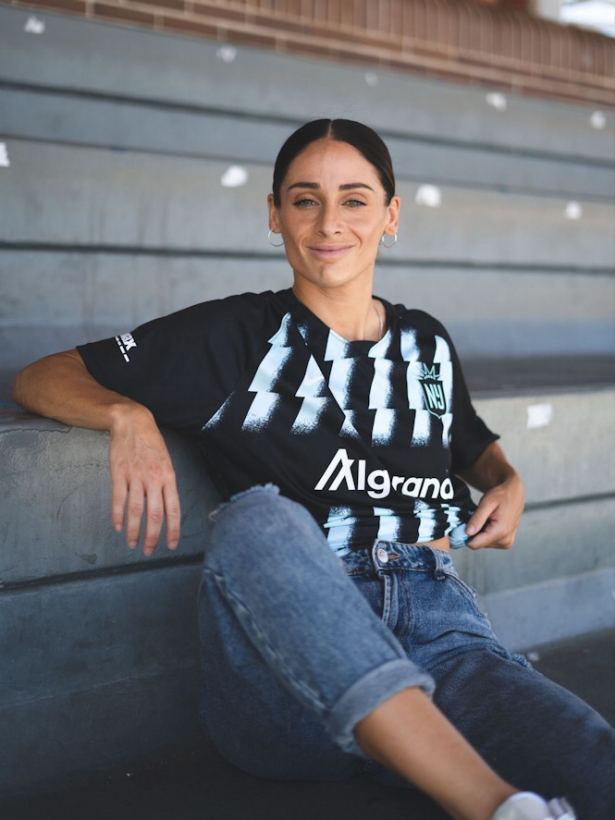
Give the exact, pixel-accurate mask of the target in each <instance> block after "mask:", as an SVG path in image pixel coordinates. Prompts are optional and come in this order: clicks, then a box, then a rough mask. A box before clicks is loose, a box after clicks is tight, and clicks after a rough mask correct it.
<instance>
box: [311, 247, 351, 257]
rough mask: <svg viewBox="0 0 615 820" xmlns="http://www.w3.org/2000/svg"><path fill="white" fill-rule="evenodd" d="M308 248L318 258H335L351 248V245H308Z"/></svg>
mask: <svg viewBox="0 0 615 820" xmlns="http://www.w3.org/2000/svg"><path fill="white" fill-rule="evenodd" d="M308 249H309V250H310V252H311V253H313V254H314V256H317V257H319V258H320V259H337V258H338V257H340V256H343V255H344V254H345V253H347V252H348V251H349V250H351V249H352V245H309V246H308Z"/></svg>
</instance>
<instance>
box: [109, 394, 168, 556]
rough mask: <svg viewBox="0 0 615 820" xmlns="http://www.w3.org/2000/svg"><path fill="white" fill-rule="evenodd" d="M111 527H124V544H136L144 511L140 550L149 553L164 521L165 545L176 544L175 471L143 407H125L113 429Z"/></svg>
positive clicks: (155, 426)
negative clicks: (142, 537) (143, 532)
mask: <svg viewBox="0 0 615 820" xmlns="http://www.w3.org/2000/svg"><path fill="white" fill-rule="evenodd" d="M109 466H110V469H111V482H112V502H111V517H112V521H113V526H114V527H115V529H116V531H117V532H120V531H121V530H122V529H123V528H124V525H126V542H127V544H128V546H129V547H130V548H131V549H134V548H135V547H136V546H137V543H138V541H139V533H140V530H141V523H142V520H143V516H144V514H145V536H144V540H143V552H144V554H145V555H148V556H150V555H152V554H153V553H154V550H155V549H156V546H157V545H158V540H159V538H160V531H161V529H162V524H163V522H164V520H165V519H166V530H167V533H166V535H167V537H166V540H167V547H168V548H169V549H170V550H174V549H176V548H177V544H178V541H179V536H180V519H181V512H180V503H179V496H178V493H177V485H176V480H175V470H174V469H173V464H172V462H171V456H170V455H169V451H168V449H167V446H166V444H165V441H164V439H163V437H162V435H161V433H160V430H159V429H158V427H157V425H156V422H155V421H154V419H153V417H152V416H151V414H150V413H149V411H148V410H146V408H144V407H142V406H141V405H127V406H123V407H122V408H121V409H120V410H119V412H117V414H116V418H115V419H114V423H113V426H112V428H111V446H110V448H109Z"/></svg>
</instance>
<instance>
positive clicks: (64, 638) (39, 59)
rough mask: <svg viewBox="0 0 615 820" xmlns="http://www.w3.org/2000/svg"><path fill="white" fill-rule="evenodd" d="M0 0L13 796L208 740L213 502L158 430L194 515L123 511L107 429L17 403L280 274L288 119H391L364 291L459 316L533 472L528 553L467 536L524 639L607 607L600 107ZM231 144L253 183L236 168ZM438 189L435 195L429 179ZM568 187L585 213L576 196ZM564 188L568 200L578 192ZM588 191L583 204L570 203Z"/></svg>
mask: <svg viewBox="0 0 615 820" xmlns="http://www.w3.org/2000/svg"><path fill="white" fill-rule="evenodd" d="M36 14H37V16H39V17H41V18H44V20H45V23H46V27H45V31H44V34H42V35H35V34H31V33H26V32H24V30H23V29H24V24H25V21H26V20H27V18H28V16H29V13H28V12H26V11H25V10H22V9H15V8H9V7H0V110H1V111H2V120H1V124H0V141H2V142H4V144H5V145H6V151H7V156H8V159H9V161H10V165H8V166H7V167H0V182H1V183H2V184H1V185H0V213H1V214H2V218H1V219H0V304H1V305H2V307H1V308H0V311H1V312H0V368H1V369H2V371H3V374H4V375H3V378H1V379H0V384H3V385H4V393H3V395H2V396H1V397H0V398H2V399H3V402H2V405H1V406H0V408H1V413H0V464H1V465H2V470H1V473H0V490H1V495H0V510H1V513H0V532H1V533H2V536H1V538H2V550H0V609H1V614H0V624H1V626H0V636H1V637H0V645H1V646H2V647H3V653H2V654H3V662H2V665H1V666H0V691H1V692H2V698H1V699H0V719H1V721H2V727H3V731H2V735H3V744H2V746H1V747H0V748H1V751H0V793H3V792H5V793H7V794H8V793H10V792H12V791H19V790H23V789H27V788H29V787H31V786H34V785H40V784H42V783H48V782H52V781H53V780H54V779H57V778H59V777H61V776H63V775H65V774H66V773H67V772H79V771H85V770H91V769H103V768H105V767H111V766H121V765H132V764H133V763H134V761H135V760H138V761H142V762H145V763H147V762H148V761H151V760H154V759H157V757H158V756H159V755H160V754H162V752H163V750H164V752H165V753H167V754H168V753H170V752H173V751H177V752H181V751H182V750H185V749H187V748H190V747H191V745H192V744H194V743H196V742H197V739H198V728H197V726H196V720H195V712H196V696H197V686H198V650H197V638H196V625H195V596H196V590H197V586H198V581H199V560H200V554H201V552H202V545H203V540H204V539H205V538H206V537H207V531H208V519H207V513H208V511H209V510H210V509H211V507H212V506H213V505H215V503H216V494H215V491H214V490H213V488H212V486H211V484H210V482H209V479H208V477H207V475H206V474H205V471H204V468H203V466H202V464H201V462H200V460H199V455H198V452H197V450H196V447H195V446H194V445H192V444H190V443H187V442H186V441H184V440H182V439H181V438H180V437H178V436H176V435H173V434H170V433H165V435H166V436H167V440H168V442H169V445H170V449H171V452H172V455H173V458H174V462H175V464H176V467H177V469H178V475H179V484H180V493H181V497H182V500H183V509H184V517H183V533H184V535H183V539H182V543H181V546H180V550H179V552H178V553H177V554H175V555H170V554H169V553H167V552H166V551H165V550H164V548H162V547H161V548H159V550H158V552H157V553H156V555H155V557H154V559H151V560H149V561H148V560H146V559H144V558H143V557H142V555H141V554H140V553H139V552H138V551H136V552H131V551H129V550H128V549H127V548H126V547H125V546H124V543H123V538H122V536H120V535H117V534H116V533H114V532H113V530H112V528H111V526H110V518H109V509H110V487H109V481H108V476H107V446H108V437H107V436H106V434H103V433H96V432H92V431H86V430H78V429H71V428H68V427H66V426H65V425H62V424H59V423H58V422H55V421H51V420H43V419H39V418H36V417H33V416H30V415H29V414H27V413H25V412H24V411H22V410H21V409H19V408H17V407H16V406H15V405H13V404H12V403H11V402H10V398H9V395H8V390H9V385H10V382H11V380H12V375H13V374H14V373H15V372H16V371H17V369H18V368H20V367H21V366H23V365H24V364H26V363H27V362H28V361H31V360H32V359H34V358H37V357H39V356H42V355H45V354H46V353H49V352H53V351H56V350H60V349H64V348H68V347H74V345H75V344H78V343H81V342H84V341H87V340H89V339H95V338H98V337H100V336H103V335H109V334H115V333H117V332H124V331H127V330H130V329H132V328H133V327H134V326H135V325H137V324H139V323H140V322H143V321H146V320H147V319H149V318H152V317H154V316H156V315H160V314H162V313H167V312H170V311H172V310H175V309H178V308H181V307H184V306H185V305H187V304H190V303H192V302H196V301H201V300H204V299H210V298H216V297H219V296H224V295H226V294H229V293H234V292H239V291H244V290H254V291H258V290H264V289H274V290H275V289H277V288H281V287H286V286H288V283H289V281H290V279H289V271H288V267H287V265H286V263H285V261H284V257H283V253H282V251H276V250H274V249H273V248H270V247H269V245H267V243H266V233H267V216H266V209H265V197H266V195H267V193H268V191H269V187H270V178H271V164H272V161H273V158H274V156H275V153H276V151H277V148H278V147H279V145H280V144H281V142H282V141H283V139H284V138H285V136H286V135H287V134H288V133H290V131H292V130H293V128H294V127H295V126H296V125H298V124H299V123H300V122H302V121H304V120H307V119H311V118H313V117H315V116H346V117H350V118H355V119H361V120H363V121H365V122H368V123H369V124H372V125H374V126H375V127H377V128H378V130H379V131H380V132H381V133H382V134H383V136H385V138H386V139H387V141H388V143H389V145H390V147H391V149H392V152H393V155H394V160H395V163H396V168H397V172H398V177H399V189H400V193H401V195H402V198H403V200H404V203H405V206H404V211H403V219H402V226H401V229H400V240H399V242H398V244H397V246H396V247H395V248H394V249H392V250H391V251H386V252H383V254H382V259H381V261H380V263H379V266H378V274H377V277H378V278H377V285H376V290H377V292H378V293H379V294H380V295H382V296H383V297H386V298H388V299H390V300H392V301H395V302H405V303H406V304H412V305H414V306H417V307H421V308H423V309H426V310H428V311H430V312H432V313H434V314H436V315H437V316H438V317H439V318H440V319H442V320H443V321H444V322H445V324H446V325H447V326H448V328H449V330H450V331H451V333H452V335H453V337H454V338H455V340H456V342H457V346H458V348H459V351H460V353H461V355H462V358H464V359H465V360H467V362H468V368H467V372H468V379H469V382H470V385H471V387H473V393H474V397H475V403H476V406H477V409H478V410H479V412H480V414H481V415H482V416H483V417H484V418H485V420H486V421H487V423H488V424H489V425H490V426H491V427H492V428H493V429H495V430H497V431H498V432H500V433H501V434H502V443H503V446H504V448H505V450H506V452H507V453H508V454H509V456H510V458H511V461H512V462H513V463H514V464H515V465H516V466H517V468H518V469H519V471H520V473H521V475H522V477H523V478H524V480H525V482H526V487H527V510H526V514H525V516H524V520H523V524H522V527H521V531H520V534H519V538H518V543H517V545H516V547H515V549H514V550H512V551H510V552H506V553H502V552H496V551H490V552H481V553H477V554H475V553H471V552H469V551H465V550H464V551H461V552H460V553H458V554H457V556H456V563H457V565H458V567H459V569H460V571H461V572H462V574H463V576H464V577H465V578H466V579H467V580H468V581H469V582H470V583H472V584H473V585H474V586H475V587H477V589H478V591H479V593H481V595H482V596H483V602H484V605H485V607H486V609H487V611H488V613H489V616H490V618H491V620H492V621H493V623H494V626H495V628H496V631H498V632H499V633H500V635H501V637H502V638H503V640H504V641H505V642H506V643H507V644H508V645H509V646H510V647H511V648H514V649H524V648H526V647H528V646H531V645H535V644H538V643H541V642H545V641H551V640H555V639H558V638H563V637H568V636H572V635H578V634H582V633H584V632H588V631H590V630H595V629H601V628H604V627H608V626H611V625H612V624H613V607H614V601H613V588H614V586H615V579H614V574H613V540H614V528H615V523H614V511H615V510H614V503H613V495H614V492H615V469H614V465H613V452H614V444H615V442H614V438H615V434H614V426H615V425H614V422H615V408H614V400H615V392H614V387H613V373H612V355H613V346H614V331H613V302H614V279H613V262H614V258H615V237H614V234H613V217H614V210H615V209H614V203H613V198H614V197H613V190H614V184H615V173H614V169H613V117H612V115H611V114H607V124H606V127H605V128H604V129H603V130H600V131H598V130H595V129H592V127H591V126H590V124H589V119H590V115H591V110H589V109H585V108H583V107H581V106H570V105H562V104H556V103H546V102H541V101H538V100H535V99H528V98H524V97H521V96H519V97H514V96H510V97H509V98H508V107H507V109H506V111H497V110H496V109H494V108H493V107H491V106H489V105H488V104H487V103H486V100H485V93H484V91H481V90H480V89H478V88H465V87H463V86H455V85H452V84H446V83H443V82H437V81H433V80H425V79H419V78H416V77H412V76H410V75H403V74H396V73H394V72H386V71H377V72H376V80H377V83H375V82H374V79H373V75H374V70H373V69H370V72H369V74H370V77H369V78H367V79H369V82H368V81H367V79H366V71H365V70H364V69H362V68H361V67H360V66H357V67H349V66H347V65H346V66H341V65H334V64H326V63H324V62H314V61H310V60H304V59H299V58H296V57H291V56H288V55H282V54H275V53H270V52H265V51H257V50H251V49H244V48H240V49H237V51H236V56H235V58H234V60H233V61H232V62H226V61H225V60H223V59H221V58H220V57H219V56H218V50H219V47H220V44H218V43H213V42H207V41H193V40H185V39H182V38H179V37H172V36H169V35H161V34H156V33H153V32H145V31H138V30H130V29H124V28H122V27H116V26H107V25H103V24H100V23H89V22H86V21H83V20H76V19H71V18H68V17H63V16H62V15H52V14H40V13H39V12H36ZM231 165H241V166H242V167H243V168H244V169H245V170H246V171H247V174H248V176H247V181H246V183H245V184H244V185H241V186H238V187H224V186H223V185H221V178H222V176H223V175H224V173H225V171H226V170H227V169H228V168H229V166H231ZM425 184H429V185H435V186H437V187H438V188H439V190H440V194H441V204H440V206H439V207H433V208H431V207H425V206H419V205H418V204H416V202H415V197H416V194H417V190H418V189H419V186H421V185H425ZM570 202H578V204H579V206H580V211H581V216H580V218H579V219H574V220H571V219H568V218H566V215H565V214H566V208H567V205H568V204H569V203H570ZM573 211H574V209H573ZM577 213H578V211H577Z"/></svg>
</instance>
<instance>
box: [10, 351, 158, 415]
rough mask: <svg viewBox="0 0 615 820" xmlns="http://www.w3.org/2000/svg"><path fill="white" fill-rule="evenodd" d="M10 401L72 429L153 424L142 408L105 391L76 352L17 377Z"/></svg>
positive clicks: (57, 356) (31, 367) (40, 363)
mask: <svg viewBox="0 0 615 820" xmlns="http://www.w3.org/2000/svg"><path fill="white" fill-rule="evenodd" d="M13 398H14V399H15V401H16V402H17V403H18V404H20V405H21V406H22V407H25V408H26V410H30V411H31V412H32V413H38V414H39V415H41V416H46V417H47V418H53V419H57V420H58V421H61V422H64V424H70V425H71V426H73V427H87V428H89V429H91V430H113V428H114V426H115V425H116V424H117V423H118V422H119V420H120V419H121V418H125V417H127V416H137V417H139V418H140V419H142V420H143V421H145V420H146V419H147V417H148V416H149V419H148V421H151V423H153V417H152V416H151V413H150V412H149V410H147V409H146V408H145V407H143V405H140V404H137V403H136V402H134V401H132V400H131V399H128V398H126V397H125V396H121V395H119V393H115V392H114V391H112V390H108V389H107V388H105V387H103V386H102V385H101V384H99V383H98V382H97V381H96V379H94V378H93V377H92V376H91V375H90V373H89V371H88V370H87V368H86V366H85V364H84V362H83V359H82V358H81V356H80V355H79V352H78V351H77V350H67V351H65V352H63V353H55V354H53V355H52V356H46V357H45V358H44V359H39V360H38V361H36V362H34V363H33V364H30V365H28V366H27V367H25V368H24V369H23V370H22V371H21V373H19V375H18V376H17V379H16V381H15V387H14V390H13Z"/></svg>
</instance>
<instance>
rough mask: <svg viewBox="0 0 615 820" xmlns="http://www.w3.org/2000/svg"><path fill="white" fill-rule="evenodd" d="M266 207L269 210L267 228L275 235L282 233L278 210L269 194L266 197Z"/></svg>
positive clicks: (271, 195)
mask: <svg viewBox="0 0 615 820" xmlns="http://www.w3.org/2000/svg"><path fill="white" fill-rule="evenodd" d="M267 207H268V208H269V227H270V228H271V230H272V231H274V232H275V233H282V231H281V229H280V218H279V215H278V209H277V206H276V204H275V202H274V201H273V194H269V195H268V196H267Z"/></svg>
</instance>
